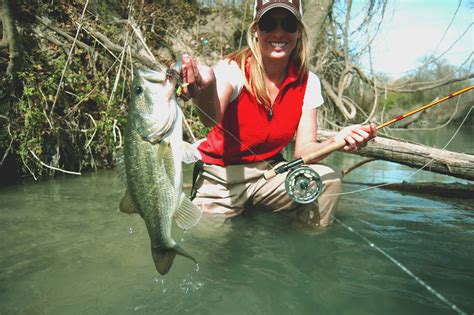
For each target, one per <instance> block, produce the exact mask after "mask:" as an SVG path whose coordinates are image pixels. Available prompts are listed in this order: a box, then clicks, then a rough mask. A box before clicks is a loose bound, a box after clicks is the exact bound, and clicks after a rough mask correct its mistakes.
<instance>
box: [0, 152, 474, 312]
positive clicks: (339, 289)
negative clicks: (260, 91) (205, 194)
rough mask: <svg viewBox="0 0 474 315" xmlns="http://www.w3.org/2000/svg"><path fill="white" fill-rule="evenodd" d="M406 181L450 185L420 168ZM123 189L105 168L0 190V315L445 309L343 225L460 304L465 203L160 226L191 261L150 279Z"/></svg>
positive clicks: (421, 200) (358, 199)
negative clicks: (183, 227)
mask: <svg viewBox="0 0 474 315" xmlns="http://www.w3.org/2000/svg"><path fill="white" fill-rule="evenodd" d="M354 160H357V157H354V158H348V157H347V156H344V155H342V154H335V155H334V156H333V157H332V161H331V162H332V163H334V164H336V165H338V166H339V167H342V168H344V167H346V166H349V165H351V164H352V163H353V162H354ZM413 172H414V170H413V169H410V168H407V167H404V166H399V165H397V164H393V163H386V162H373V163H371V164H368V165H365V166H363V167H361V168H360V169H357V170H356V171H354V172H352V173H350V174H349V175H348V178H347V180H350V181H364V182H381V181H396V180H404V178H405V177H406V176H409V175H410V174H411V173H413ZM186 175H187V177H188V176H189V173H187V174H186ZM416 178H417V179H420V180H425V178H431V179H433V178H437V179H440V180H449V181H451V180H453V179H451V178H447V177H444V176H441V175H433V174H430V173H427V172H423V174H422V172H420V173H419V174H417V175H416ZM431 179H429V180H431ZM123 187H124V185H123V183H122V182H121V180H120V179H119V178H118V176H117V173H116V172H115V171H104V172H99V173H97V174H88V175H83V176H81V177H61V178H58V179H54V180H50V181H45V182H43V183H32V184H25V185H21V186H13V187H5V188H1V189H0V200H1V203H0V238H1V239H2V242H1V243H0V253H1V254H0V314H11V313H13V314H16V313H20V314H183V313H193V314H288V313H290V314H400V313H404V314H450V313H451V312H452V311H450V310H449V308H448V306H447V305H446V304H444V303H442V302H441V301H440V300H439V299H437V298H436V297H435V296H434V295H433V294H431V293H430V292H428V291H427V290H426V289H425V288H423V287H422V286H421V285H420V284H419V283H418V282H416V281H414V280H413V279H412V278H411V277H409V276H408V275H407V274H406V273H404V272H403V271H402V270H401V269H400V268H398V267H397V266H396V265H395V264H394V263H392V262H391V261H389V260H388V259H387V258H386V257H384V256H383V255H381V254H380V253H379V252H377V251H376V250H374V248H372V247H371V246H370V245H369V244H367V243H366V242H364V241H363V240H361V239H360V238H359V237H358V236H357V235H355V234H354V233H352V232H350V231H349V230H348V229H347V228H346V227H345V226H349V227H351V228H353V229H354V230H355V231H357V233H359V234H360V235H362V236H363V237H365V238H367V239H369V240H370V241H371V242H373V243H374V244H376V245H377V246H379V247H380V248H382V249H383V250H385V251H386V252H387V253H389V254H390V255H391V256H393V257H394V258H395V259H396V260H398V261H400V262H401V263H402V264H403V265H404V266H406V267H407V268H408V269H409V270H411V271H412V272H413V273H414V274H416V275H417V276H418V277H419V278H420V279H422V280H423V281H425V282H426V283H428V284H429V285H431V286H432V287H433V288H434V289H435V290H436V291H438V292H440V293H441V294H442V295H443V296H445V297H446V298H447V299H448V300H449V301H451V302H452V303H454V304H456V305H457V306H459V307H460V308H461V309H463V310H464V311H465V312H467V313H468V314H470V313H472V312H473V311H474V300H473V299H472V292H474V267H473V265H472V262H473V261H474V252H473V251H472V243H473V241H474V228H473V227H474V212H473V209H472V203H470V202H469V201H466V200H456V199H443V198H439V197H436V196H414V195H402V194H400V193H398V192H392V191H383V190H380V189H371V190H366V191H363V192H359V193H354V194H349V195H344V196H342V198H341V201H340V204H339V208H338V212H337V217H338V219H339V220H340V221H341V222H342V223H344V225H343V224H338V223H335V224H334V225H333V226H332V227H331V228H329V229H327V230H326V231H325V232H324V233H318V234H315V235H313V234H307V233H303V232H301V231H298V230H296V229H294V228H293V227H292V224H291V223H292V217H291V214H289V213H280V214H269V213H260V212H258V211H253V212H247V213H244V215H242V216H240V217H237V218H235V219H233V220H231V221H227V222H211V221H208V220H203V221H201V222H200V223H199V224H198V225H197V226H196V227H195V228H193V229H191V230H189V231H186V232H182V231H180V230H178V229H174V230H173V236H174V239H175V240H176V241H178V243H180V244H182V245H183V246H184V247H186V249H187V250H188V251H189V252H190V253H191V254H192V255H193V256H194V257H196V259H197V260H198V262H199V270H198V271H197V270H196V266H195V265H194V264H193V263H192V262H191V261H190V260H188V259H185V258H182V257H177V258H176V260H175V263H174V265H173V267H172V269H171V271H170V273H169V274H168V275H166V276H165V277H162V276H159V274H158V273H157V272H156V270H155V267H154V264H153V261H152V259H151V254H150V249H149V238H148V235H147V232H146V228H145V226H144V223H143V220H142V219H141V218H140V217H139V216H138V215H127V214H123V213H120V212H119V211H118V209H117V208H118V203H119V201H120V199H121V197H122V194H123ZM360 188H361V186H360V185H347V184H346V185H345V187H344V189H345V191H355V190H358V189H360ZM471 201H472V200H471Z"/></svg>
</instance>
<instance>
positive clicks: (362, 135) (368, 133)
mask: <svg viewBox="0 0 474 315" xmlns="http://www.w3.org/2000/svg"><path fill="white" fill-rule="evenodd" d="M341 133H342V134H343V136H344V140H345V141H346V145H345V146H344V148H343V149H344V150H345V151H349V152H354V151H357V150H360V149H361V148H363V147H365V146H366V145H367V142H368V141H369V140H370V139H372V138H373V137H375V135H376V133H377V129H376V125H375V124H371V125H364V126H362V125H354V126H350V127H346V128H344V129H343V130H342V131H341Z"/></svg>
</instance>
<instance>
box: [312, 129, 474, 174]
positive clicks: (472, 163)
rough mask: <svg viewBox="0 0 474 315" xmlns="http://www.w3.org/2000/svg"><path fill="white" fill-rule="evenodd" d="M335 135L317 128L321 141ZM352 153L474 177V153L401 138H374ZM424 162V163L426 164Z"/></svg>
mask: <svg viewBox="0 0 474 315" xmlns="http://www.w3.org/2000/svg"><path fill="white" fill-rule="evenodd" d="M335 134H336V132H334V131H329V130H324V129H319V130H318V140H320V141H324V140H325V139H327V138H329V137H332V136H334V135H335ZM354 154H357V155H361V156H365V157H371V158H376V159H379V160H385V161H390V162H396V163H399V164H403V165H407V166H410V167H413V168H422V167H423V169H424V170H426V171H430V172H435V173H439V174H445V175H450V176H454V177H458V178H463V179H468V180H474V155H471V154H465V153H458V152H452V151H447V150H441V149H436V148H433V147H429V146H425V145H421V144H417V143H413V142H408V141H403V140H394V139H388V138H384V137H381V136H377V137H375V138H374V139H373V140H371V141H370V142H369V143H368V145H367V146H366V147H365V148H363V149H361V150H359V151H357V152H354ZM425 165H426V166H425Z"/></svg>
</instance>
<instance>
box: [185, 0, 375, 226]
mask: <svg viewBox="0 0 474 315" xmlns="http://www.w3.org/2000/svg"><path fill="white" fill-rule="evenodd" d="M247 42H248V45H249V47H247V48H244V49H242V50H240V51H237V52H235V53H232V54H230V55H229V56H227V57H226V59H225V60H223V61H221V62H219V63H218V64H217V66H216V67H215V69H211V68H209V67H206V66H199V67H198V66H197V65H196V63H195V62H194V61H193V60H192V58H190V56H188V55H183V68H182V73H181V75H182V77H183V81H184V82H185V83H187V84H188V86H187V88H186V89H185V92H186V93H187V95H188V96H190V97H192V98H193V101H194V103H195V104H196V106H197V107H198V109H199V112H200V119H201V121H202V122H203V123H204V124H205V125H206V126H213V129H212V130H211V131H210V132H209V134H208V136H207V138H206V139H205V140H204V141H203V142H202V143H201V144H200V145H199V147H198V149H199V151H200V153H201V155H202V161H203V162H204V164H203V167H202V171H201V173H200V176H199V177H198V179H197V181H196V183H195V188H196V196H195V199H194V200H193V202H194V203H195V204H197V205H199V206H200V207H201V208H202V209H203V211H204V212H205V213H211V214H222V215H225V216H228V217H230V216H235V215H238V214H240V213H242V212H243V211H244V209H246V208H247V207H257V208H259V209H260V208H267V209H270V210H272V211H280V210H284V209H285V210H292V209H297V211H296V213H297V219H298V220H299V221H300V222H302V223H306V224H310V225H313V226H323V227H325V226H328V225H329V224H331V222H332V221H333V215H334V211H335V208H336V202H337V194H338V193H339V192H340V190H341V175H340V173H339V172H338V171H336V170H334V169H333V168H331V167H329V166H326V165H322V164H312V165H311V167H312V168H313V169H314V170H315V171H316V172H317V173H318V174H319V175H320V176H321V178H322V181H323V185H324V186H323V187H324V188H323V191H322V193H321V195H320V196H319V198H318V199H317V201H316V202H315V203H314V204H309V205H306V206H301V205H298V204H297V203H295V202H294V201H292V200H291V198H290V197H289V196H288V194H287V193H286V192H285V185H284V181H285V177H286V174H279V175H277V176H276V177H274V178H272V179H270V180H265V179H264V178H263V176H262V175H263V173H264V172H265V171H267V170H269V169H272V168H273V167H275V166H278V165H279V164H282V163H285V161H284V160H283V158H282V156H281V154H280V151H281V150H282V149H283V148H284V147H285V146H286V145H287V144H288V143H289V142H290V141H291V140H292V138H293V136H295V135H296V142H295V158H298V157H301V156H303V155H306V154H308V153H310V152H314V151H315V150H318V149H320V148H321V147H323V146H326V145H328V144H330V143H332V142H334V141H335V140H336V139H340V138H344V139H345V140H346V146H345V147H344V148H343V150H345V151H355V150H357V149H358V148H360V147H361V146H363V145H365V144H366V142H367V141H368V140H369V139H371V138H372V137H374V136H375V134H376V129H375V125H366V126H360V125H356V126H351V127H347V128H345V129H343V130H342V131H341V132H339V133H338V134H337V135H336V137H335V138H334V139H329V140H327V141H325V142H323V143H317V142H316V135H317V115H318V107H319V106H321V105H322V103H323V98H322V96H321V86H320V82H319V79H318V77H317V76H316V75H315V74H314V73H312V72H310V71H309V68H308V62H309V47H308V35H307V30H306V27H305V25H304V24H303V22H302V7H301V3H300V1H281V0H280V1H256V3H255V9H254V21H253V22H252V23H251V25H250V27H249V29H248V32H247ZM317 162H319V161H311V163H317Z"/></svg>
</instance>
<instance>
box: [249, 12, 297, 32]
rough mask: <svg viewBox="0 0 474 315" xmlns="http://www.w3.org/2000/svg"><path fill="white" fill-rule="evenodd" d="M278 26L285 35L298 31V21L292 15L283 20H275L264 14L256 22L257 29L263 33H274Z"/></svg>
mask: <svg viewBox="0 0 474 315" xmlns="http://www.w3.org/2000/svg"><path fill="white" fill-rule="evenodd" d="M278 25H280V26H281V28H282V29H283V30H284V31H285V32H287V33H295V32H296V31H297V30H298V20H297V19H296V17H295V16H294V15H293V14H289V15H287V16H286V17H285V18H283V19H276V18H274V17H273V16H271V15H268V14H266V15H264V16H262V17H261V18H260V20H259V21H258V28H259V29H260V30H261V31H262V32H265V33H270V32H272V31H274V30H275V29H276V28H277V27H278Z"/></svg>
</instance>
